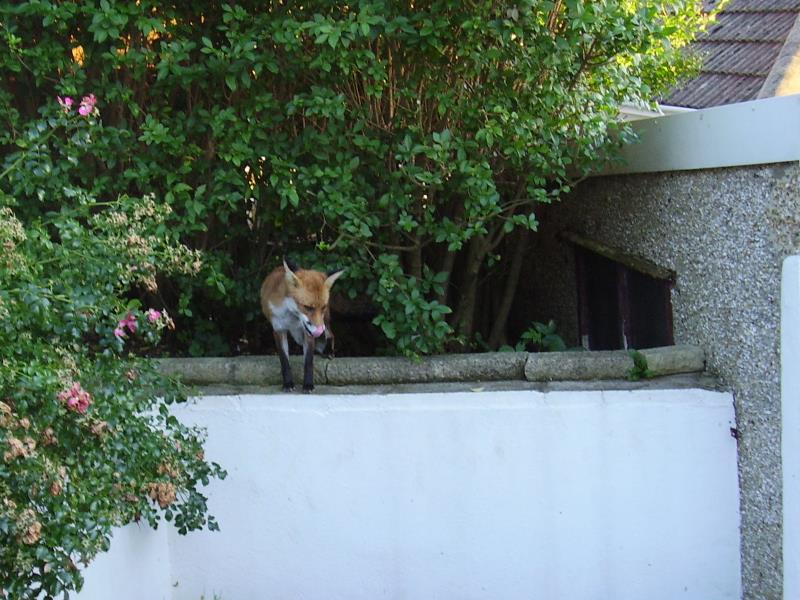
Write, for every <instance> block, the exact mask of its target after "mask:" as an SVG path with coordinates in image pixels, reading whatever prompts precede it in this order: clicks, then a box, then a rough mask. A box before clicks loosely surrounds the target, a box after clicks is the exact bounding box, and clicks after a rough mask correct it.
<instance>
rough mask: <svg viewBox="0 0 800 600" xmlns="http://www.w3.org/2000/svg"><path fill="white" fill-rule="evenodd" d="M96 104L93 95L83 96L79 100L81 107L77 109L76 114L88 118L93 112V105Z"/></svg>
mask: <svg viewBox="0 0 800 600" xmlns="http://www.w3.org/2000/svg"><path fill="white" fill-rule="evenodd" d="M95 104H97V98H96V97H95V95H94V94H89V95H88V96H84V97H83V98H81V105H80V107H79V108H78V112H79V113H80V115H81V116H82V117H88V116H89V115H90V114H92V113H93V112H94V105H95Z"/></svg>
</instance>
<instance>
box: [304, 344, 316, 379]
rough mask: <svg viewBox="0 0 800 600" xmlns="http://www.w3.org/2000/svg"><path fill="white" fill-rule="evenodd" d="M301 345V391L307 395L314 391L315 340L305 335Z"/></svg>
mask: <svg viewBox="0 0 800 600" xmlns="http://www.w3.org/2000/svg"><path fill="white" fill-rule="evenodd" d="M305 341H306V343H305V344H303V391H304V392H306V393H308V392H310V391H312V390H313V389H314V346H315V345H316V342H317V341H316V340H315V339H314V338H313V337H311V336H310V335H306V340H305Z"/></svg>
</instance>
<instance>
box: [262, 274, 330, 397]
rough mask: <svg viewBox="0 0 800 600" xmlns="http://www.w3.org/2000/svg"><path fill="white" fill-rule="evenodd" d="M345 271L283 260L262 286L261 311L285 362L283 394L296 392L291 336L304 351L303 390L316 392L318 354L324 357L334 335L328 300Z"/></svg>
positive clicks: (280, 356)
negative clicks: (290, 366) (315, 355)
mask: <svg viewBox="0 0 800 600" xmlns="http://www.w3.org/2000/svg"><path fill="white" fill-rule="evenodd" d="M342 273H344V269H340V270H338V271H334V272H332V273H322V272H321V271H314V270H310V269H300V268H298V267H297V265H295V264H293V263H290V262H288V261H287V259H286V258H284V259H283V266H280V267H278V268H276V269H275V270H274V271H272V272H271V273H270V274H269V275H267V276H266V277H265V278H264V282H263V283H262V284H261V310H262V311H263V312H264V316H266V317H267V319H268V320H269V322H270V325H272V333H273V335H274V336H275V346H276V348H277V349H278V358H279V359H280V361H281V379H282V380H283V391H285V392H290V391H292V390H294V378H293V376H292V370H291V369H290V368H289V335H290V334H291V336H292V339H294V341H295V342H297V344H298V345H300V346H301V347H302V348H303V391H304V392H306V393H309V392H311V391H313V389H314V352H315V351H316V352H319V353H320V354H322V353H323V352H324V351H325V348H326V347H327V346H328V344H330V347H331V352H332V350H333V347H334V336H333V332H332V331H331V327H330V320H331V313H330V307H329V305H328V301H329V298H330V292H331V287H333V284H334V283H335V282H336V280H337V279H339V277H341V276H342Z"/></svg>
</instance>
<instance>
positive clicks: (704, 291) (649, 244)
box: [517, 163, 800, 600]
mask: <svg viewBox="0 0 800 600" xmlns="http://www.w3.org/2000/svg"><path fill="white" fill-rule="evenodd" d="M799 190H800V166H798V165H797V163H781V164H773V165H762V166H753V167H736V168H728V169H709V170H701V171H683V172H670V173H658V174H644V175H624V176H614V177H602V178H596V179H592V180H589V181H587V182H585V183H583V184H582V185H580V186H579V188H578V189H577V190H576V192H575V193H574V194H573V195H572V196H571V197H570V198H568V199H566V200H565V201H563V202H562V203H560V204H558V205H555V206H552V207H547V210H546V211H545V212H544V214H543V223H542V226H541V228H540V232H539V233H538V234H537V236H536V240H537V241H536V246H535V247H534V249H533V251H532V253H531V256H532V261H531V265H530V269H531V271H530V273H528V276H527V277H523V281H527V282H529V283H528V284H527V285H528V286H529V287H528V289H527V290H526V289H523V290H521V293H520V298H524V299H525V300H524V302H525V305H523V306H518V307H517V308H518V309H519V310H521V311H522V312H523V314H524V315H525V316H524V319H530V320H533V319H535V320H544V319H547V318H555V319H556V320H557V321H558V322H559V325H560V330H561V331H562V332H563V335H564V336H565V338H566V339H568V340H571V341H572V342H573V343H577V300H576V299H577V292H576V289H575V285H576V284H575V265H574V254H573V248H572V247H571V246H570V244H569V243H568V242H566V241H564V240H563V238H561V234H562V233H563V232H565V231H572V232H575V233H578V234H580V235H583V236H585V237H588V238H591V239H593V240H595V241H598V242H600V243H603V244H606V245H608V246H611V247H613V248H616V249H619V250H622V251H624V252H627V253H629V254H632V255H635V256H637V257H640V258H644V259H647V260H649V261H652V262H654V263H656V264H658V265H660V266H663V267H665V268H668V269H671V270H673V271H674V272H675V273H676V274H677V277H676V281H675V285H674V288H673V290H672V305H673V315H674V328H675V342H676V343H678V344H697V345H699V346H702V347H703V348H704V349H705V350H706V356H707V367H708V369H709V370H710V371H711V372H712V373H713V374H715V375H716V376H717V377H719V378H720V380H721V381H722V382H723V383H724V384H725V385H726V386H728V387H729V388H730V389H731V390H733V392H734V396H735V405H736V415H737V429H738V434H739V479H740V486H741V512H742V515H741V516H742V577H743V592H744V598H746V599H747V600H750V599H753V600H754V599H779V598H781V569H782V566H781V563H782V558H781V457H780V431H781V423H780V360H779V339H780V336H779V323H780V302H779V298H780V281H781V276H780V268H781V262H782V259H783V258H784V257H785V256H787V255H789V254H792V253H796V252H797V251H798V250H799V249H800V192H799ZM543 290H545V291H543Z"/></svg>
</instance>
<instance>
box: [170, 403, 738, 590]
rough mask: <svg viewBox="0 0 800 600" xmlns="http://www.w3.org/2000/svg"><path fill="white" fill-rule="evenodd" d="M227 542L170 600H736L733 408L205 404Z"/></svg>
mask: <svg viewBox="0 0 800 600" xmlns="http://www.w3.org/2000/svg"><path fill="white" fill-rule="evenodd" d="M181 416H182V418H184V419H186V420H188V421H191V422H194V423H199V424H202V425H205V426H207V427H208V428H209V431H210V436H209V443H208V448H207V456H208V457H209V458H210V459H212V460H216V461H219V462H221V463H222V464H223V465H224V466H225V467H226V468H227V469H228V471H229V477H228V479H226V480H225V481H224V482H218V483H214V484H212V487H211V489H210V490H209V493H210V504H211V508H212V512H213V513H214V514H215V515H216V516H217V517H218V518H219V520H220V523H221V526H222V531H221V532H219V533H201V534H191V535H190V536H188V537H181V536H177V535H173V534H170V538H169V554H170V557H171V558H170V560H171V568H172V580H173V581H174V582H177V587H174V588H173V596H172V597H173V598H175V599H176V600H198V599H199V598H201V597H203V596H204V597H205V598H206V599H209V600H210V599H211V598H213V594H215V593H216V594H219V595H220V596H221V598H223V600H238V599H250V598H303V599H305V600H314V599H319V600H337V599H342V600H344V599H347V600H358V599H365V600H367V599H368V600H373V599H377V598H397V599H401V598H408V599H423V600H428V599H436V598H442V599H450V598H458V599H473V598H474V599H479V598H486V599H491V600H497V599H499V598H502V599H504V600H513V599H516V598H519V599H523V598H524V599H530V598H558V599H559V600H571V599H575V600H578V599H580V600H584V599H591V600H603V599H609V600H612V599H613V600H626V599H630V600H641V599H642V598H647V599H648V600H659V599H664V600H673V599H674V598H678V597H680V598H683V599H687V600H689V599H698V600H716V599H722V598H731V599H738V598H739V596H740V581H739V578H740V575H739V534H738V527H739V510H738V509H739V504H738V486H737V472H736V444H735V441H734V440H733V439H732V438H731V435H730V432H729V428H730V427H731V426H733V423H734V415H733V408H732V398H731V396H730V395H729V394H726V393H725V394H723V393H716V392H708V391H700V390H682V391H641V392H605V393H602V392H569V393H567V392H563V393H548V394H541V393H535V392H505V393H491V394H490V393H471V394H470V393H457V394H426V395H411V394H409V395H388V396H350V397H345V396H301V395H289V396H287V395H274V396H242V397H206V398H204V399H202V401H200V402H199V403H198V404H196V405H195V406H193V407H190V408H189V409H188V410H185V411H183V412H182V413H181Z"/></svg>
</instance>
